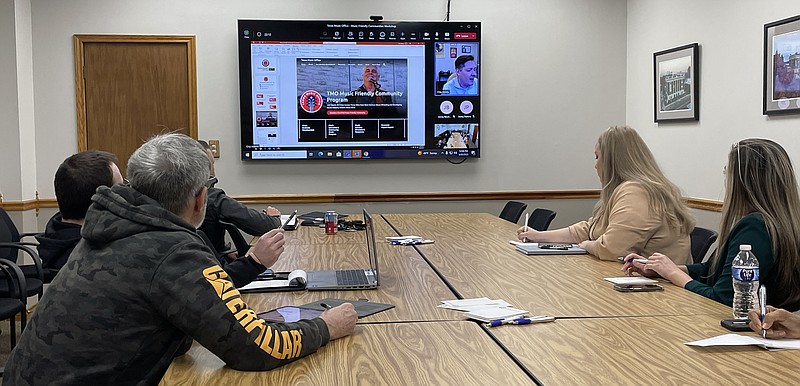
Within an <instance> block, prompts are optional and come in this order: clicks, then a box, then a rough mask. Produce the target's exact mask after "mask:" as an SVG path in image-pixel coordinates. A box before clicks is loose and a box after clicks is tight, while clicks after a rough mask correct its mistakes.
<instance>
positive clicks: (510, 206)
mask: <svg viewBox="0 0 800 386" xmlns="http://www.w3.org/2000/svg"><path fill="white" fill-rule="evenodd" d="M527 207H528V204H525V203H523V202H519V201H509V202H507V203H506V206H504V207H503V210H502V211H501V212H500V218H502V219H503V220H506V221H511V222H513V223H514V224H516V223H517V222H519V218H520V217H522V212H524V211H525V208H527Z"/></svg>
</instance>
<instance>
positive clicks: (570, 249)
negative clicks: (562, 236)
mask: <svg viewBox="0 0 800 386" xmlns="http://www.w3.org/2000/svg"><path fill="white" fill-rule="evenodd" d="M517 250H518V251H520V252H522V253H524V254H526V255H584V254H586V250H585V249H583V248H578V247H576V246H575V244H562V243H519V244H517Z"/></svg>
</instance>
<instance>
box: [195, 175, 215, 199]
mask: <svg viewBox="0 0 800 386" xmlns="http://www.w3.org/2000/svg"><path fill="white" fill-rule="evenodd" d="M218 181H219V180H217V177H209V178H208V179H207V180H206V182H204V183H203V186H205V187H206V189H211V188H213V187H214V185H215V184H216V183H217V182H218ZM202 191H203V188H202V187H201V188H200V189H198V190H197V193H195V194H194V195H195V196H198V195H200V192H202Z"/></svg>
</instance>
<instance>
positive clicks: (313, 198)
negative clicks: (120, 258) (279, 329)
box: [0, 190, 722, 212]
mask: <svg viewBox="0 0 800 386" xmlns="http://www.w3.org/2000/svg"><path fill="white" fill-rule="evenodd" d="M232 197H233V198H235V199H236V200H238V201H239V202H241V203H243V204H248V205H258V204H263V205H266V204H330V203H356V202H421V201H484V200H489V201H507V200H515V201H532V200H573V199H597V198H599V197H600V191H599V190H545V191H499V192H412V193H339V194H261V195H241V196H232ZM687 200H688V204H689V207H690V208H694V209H700V210H708V211H712V212H721V211H722V203H721V202H719V201H714V200H706V199H702V198H691V197H689V198H687ZM0 207H2V208H3V209H5V210H7V211H25V210H38V209H40V208H58V202H56V200H55V198H43V199H42V198H40V199H33V200H25V201H5V202H0Z"/></svg>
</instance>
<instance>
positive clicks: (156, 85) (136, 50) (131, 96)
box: [73, 35, 197, 176]
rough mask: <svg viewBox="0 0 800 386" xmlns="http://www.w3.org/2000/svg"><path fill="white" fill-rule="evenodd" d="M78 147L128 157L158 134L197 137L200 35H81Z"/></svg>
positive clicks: (77, 43)
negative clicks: (179, 134) (166, 133)
mask: <svg viewBox="0 0 800 386" xmlns="http://www.w3.org/2000/svg"><path fill="white" fill-rule="evenodd" d="M73 41H74V47H75V92H76V100H77V114H78V150H79V151H83V150H87V149H97V150H105V151H108V152H111V153H114V154H115V155H116V156H117V158H118V159H119V168H120V171H121V172H122V175H123V176H124V175H125V172H126V169H127V163H128V158H129V157H130V155H131V154H132V153H133V151H134V150H136V148H138V147H139V145H141V144H142V142H144V141H145V140H147V139H148V138H149V137H150V136H152V135H153V134H158V133H165V132H181V133H184V134H186V135H189V136H190V137H192V138H197V84H196V83H197V82H196V79H197V76H196V68H195V37H194V36H139V35H135V36H131V35H75V36H74V39H73Z"/></svg>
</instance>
